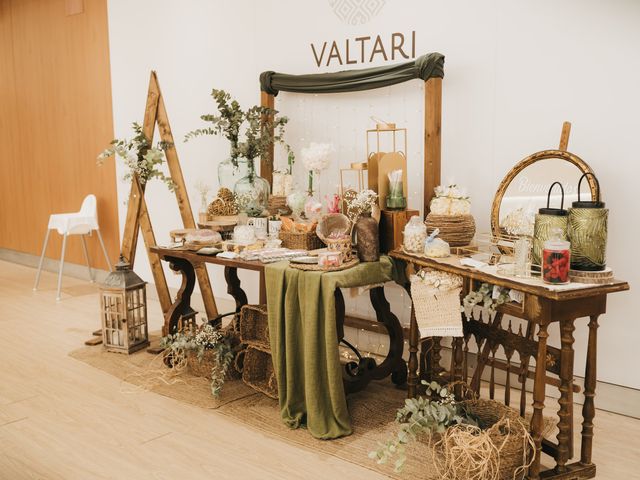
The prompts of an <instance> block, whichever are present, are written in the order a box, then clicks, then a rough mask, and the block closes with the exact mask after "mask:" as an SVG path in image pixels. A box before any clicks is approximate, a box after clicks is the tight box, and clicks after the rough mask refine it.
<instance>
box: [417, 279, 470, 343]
mask: <svg viewBox="0 0 640 480" xmlns="http://www.w3.org/2000/svg"><path fill="white" fill-rule="evenodd" d="M461 290H462V289H461V288H453V289H451V290H446V291H441V290H438V289H434V288H433V287H431V286H430V285H427V284H425V283H423V282H422V281H420V280H419V279H414V278H412V280H411V300H412V301H413V309H414V313H415V317H416V322H417V323H418V329H419V331H420V337H421V338H425V337H450V336H462V333H463V332H462V314H461V313H460V292H461Z"/></svg>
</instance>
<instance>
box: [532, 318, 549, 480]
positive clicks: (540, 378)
mask: <svg viewBox="0 0 640 480" xmlns="http://www.w3.org/2000/svg"><path fill="white" fill-rule="evenodd" d="M548 336H549V334H548V333H547V325H546V324H540V326H539V330H538V354H537V357H536V377H535V382H534V385H533V417H532V418H531V436H532V437H533V443H534V444H535V448H534V451H533V462H532V463H531V466H530V467H529V478H530V479H531V480H538V479H539V478H540V456H541V455H542V425H543V417H542V411H543V409H544V396H545V384H546V381H545V379H546V374H547V337H548Z"/></svg>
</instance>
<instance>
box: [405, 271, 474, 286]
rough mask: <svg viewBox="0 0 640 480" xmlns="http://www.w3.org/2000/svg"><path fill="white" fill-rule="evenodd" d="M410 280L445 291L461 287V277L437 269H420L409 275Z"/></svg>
mask: <svg viewBox="0 0 640 480" xmlns="http://www.w3.org/2000/svg"><path fill="white" fill-rule="evenodd" d="M411 281H412V282H421V283H423V284H425V285H427V286H429V287H431V288H433V289H434V290H439V291H441V292H447V291H449V290H454V289H456V288H460V287H462V277H461V276H460V275H455V274H453V273H448V272H440V271H438V270H430V269H422V270H420V271H419V272H418V273H416V274H415V275H412V276H411Z"/></svg>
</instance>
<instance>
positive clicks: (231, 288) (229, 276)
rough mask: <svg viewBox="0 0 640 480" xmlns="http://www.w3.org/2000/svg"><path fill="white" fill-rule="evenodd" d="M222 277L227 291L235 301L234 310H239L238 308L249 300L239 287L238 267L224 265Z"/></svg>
mask: <svg viewBox="0 0 640 480" xmlns="http://www.w3.org/2000/svg"><path fill="white" fill-rule="evenodd" d="M224 279H225V280H226V282H227V293H228V294H229V295H231V296H232V297H233V299H234V300H235V301H236V312H239V311H240V309H241V308H242V307H243V306H244V305H246V304H247V303H249V302H248V300H247V294H246V293H245V292H244V290H242V288H241V287H240V279H239V278H238V269H237V268H235V267H224Z"/></svg>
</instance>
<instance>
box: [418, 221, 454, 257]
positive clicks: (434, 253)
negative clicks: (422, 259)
mask: <svg viewBox="0 0 640 480" xmlns="http://www.w3.org/2000/svg"><path fill="white" fill-rule="evenodd" d="M439 233H440V230H439V229H437V228H436V229H435V230H434V231H433V232H431V235H429V236H428V237H427V239H426V240H425V241H424V254H425V256H427V257H429V258H444V257H448V256H449V255H451V248H450V247H449V244H448V243H447V242H445V241H444V240H442V239H441V238H438V234H439Z"/></svg>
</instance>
